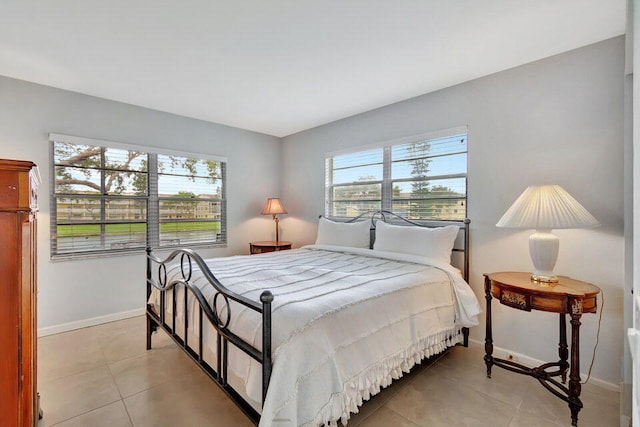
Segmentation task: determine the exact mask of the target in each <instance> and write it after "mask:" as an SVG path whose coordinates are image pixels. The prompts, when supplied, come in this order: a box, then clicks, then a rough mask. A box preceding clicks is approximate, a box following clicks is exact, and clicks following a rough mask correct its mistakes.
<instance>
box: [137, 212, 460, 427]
mask: <svg viewBox="0 0 640 427" xmlns="http://www.w3.org/2000/svg"><path fill="white" fill-rule="evenodd" d="M368 216H371V231H372V236H373V231H374V230H375V223H376V221H377V220H382V221H385V222H387V221H388V219H392V221H390V222H398V223H408V224H411V225H414V226H419V227H429V228H434V227H441V226H445V225H457V226H459V227H460V230H461V231H462V233H463V236H462V237H463V238H462V248H460V247H454V248H453V251H455V252H462V253H463V265H462V267H463V268H462V273H463V277H464V279H465V280H466V281H467V282H468V280H469V224H470V220H469V219H464V220H463V221H420V222H417V221H412V220H410V219H407V218H404V217H402V216H400V215H397V214H395V213H393V212H389V211H384V210H379V211H370V212H365V213H363V214H361V215H359V216H357V217H356V218H352V219H350V220H348V221H343V222H356V221H359V220H361V219H362V218H363V217H368ZM371 241H372V242H373V237H372V240H371ZM146 251H147V257H146V259H147V262H146V264H147V266H146V272H147V280H146V282H147V301H149V297H150V296H151V289H152V288H156V289H158V290H159V291H160V307H159V314H158V313H157V312H156V310H155V309H154V307H153V306H152V305H151V304H149V303H148V302H147V309H146V319H147V328H146V329H147V336H146V339H147V350H150V349H151V335H152V334H153V332H155V331H156V330H157V329H158V328H161V329H163V330H164V331H165V332H166V333H167V334H168V335H169V336H170V337H171V338H172V339H173V340H174V341H175V342H176V343H177V344H178V346H180V347H181V348H182V349H183V350H184V352H185V353H186V354H187V355H188V356H189V357H190V358H191V359H192V360H193V361H194V362H195V363H196V364H197V365H198V366H199V367H200V368H201V369H202V370H203V371H204V372H205V373H206V374H207V375H208V376H209V377H210V378H211V379H212V380H213V381H214V382H215V383H216V384H217V385H218V386H219V387H220V388H221V389H222V391H223V392H224V393H225V394H226V395H227V396H229V397H230V398H231V400H233V401H234V402H235V403H236V404H237V405H238V406H239V408H240V409H241V410H242V411H243V412H244V413H245V414H246V415H247V416H248V417H249V418H250V419H251V420H252V421H253V422H254V423H256V424H257V423H258V422H259V420H260V414H259V413H258V412H257V411H256V410H255V409H254V408H253V407H252V406H251V404H249V403H248V402H247V401H246V400H245V399H244V398H243V397H242V396H241V395H240V394H239V393H238V392H237V391H236V390H234V389H233V387H231V385H230V384H229V383H228V375H227V374H228V372H227V369H228V349H229V343H231V344H233V345H234V346H236V347H237V348H239V349H240V350H242V351H243V352H244V353H246V354H247V355H248V356H250V357H251V358H253V359H254V360H256V361H257V362H259V363H260V364H261V365H262V401H263V402H264V399H265V397H266V395H267V389H268V388H269V380H270V377H271V368H272V360H271V350H272V348H271V345H272V343H271V332H272V324H271V303H272V302H273V294H272V293H271V292H270V291H268V290H265V291H264V292H262V294H261V295H260V302H256V301H253V300H250V299H248V298H246V297H244V296H242V295H238V294H236V293H234V292H233V291H231V290H229V289H227V288H226V287H225V286H224V285H223V284H222V283H220V282H219V281H218V279H217V278H216V277H215V276H214V274H213V273H212V272H211V270H209V267H208V266H207V265H206V263H205V262H204V260H203V259H202V258H201V257H200V255H198V254H197V253H196V252H194V251H193V250H191V249H176V250H174V251H173V252H171V254H169V256H168V257H166V258H165V259H161V258H158V257H156V256H155V255H153V254H152V249H151V248H149V247H148V248H147V250H146ZM178 257H180V272H181V278H180V279H177V280H174V281H172V282H169V283H167V264H169V263H171V262H172V261H173V260H175V259H176V258H178ZM194 262H195V263H196V264H197V265H198V267H200V270H201V271H202V274H203V275H204V277H205V278H206V279H207V281H208V282H209V284H211V286H213V287H214V289H215V290H216V292H215V294H214V297H213V303H212V304H209V302H207V300H206V298H205V297H204V295H203V294H202V291H201V290H200V289H199V288H198V287H197V286H196V285H195V284H193V283H192V282H191V276H192V271H193V263H194ZM156 264H157V272H156V278H154V274H153V272H154V268H153V267H154V265H156ZM178 286H183V287H184V288H185V292H184V298H183V301H182V303H183V309H184V319H185V320H184V331H183V333H184V335H183V336H180V334H179V333H178V331H177V330H176V313H177V305H178V302H177V301H176V298H175V295H176V294H175V293H173V294H172V297H171V304H172V310H171V320H170V323H168V322H167V319H166V304H167V302H166V299H167V296H166V294H167V291H173V289H174V288H176V287H178ZM187 290H189V291H190V292H191V293H192V294H193V295H194V297H195V298H196V299H197V300H198V309H197V310H198V317H197V319H198V320H197V326H196V327H197V331H198V343H197V346H196V349H195V350H194V349H193V348H192V347H191V346H190V345H189V340H188V330H189V328H190V327H193V326H191V325H190V324H189V316H188V315H187V314H188V302H187V297H188V294H189V292H187ZM219 298H221V305H219V301H218V299H219ZM229 300H232V301H235V302H237V303H239V304H241V305H243V306H245V307H248V308H250V309H251V310H253V311H255V312H257V313H259V314H260V315H261V316H262V351H260V350H258V349H257V348H256V347H254V346H253V345H251V344H249V343H248V342H247V341H245V340H244V339H242V338H241V337H239V336H238V335H236V334H234V333H233V331H231V330H230V329H229V328H228V326H229V323H230V321H231V307H230V305H229ZM220 308H225V309H226V310H224V311H225V312H226V316H225V318H224V319H223V318H221V317H220V316H219V314H218V313H219V312H220V311H222V310H220ZM204 317H206V318H207V320H208V321H209V323H210V324H211V325H212V326H213V327H214V328H215V329H216V335H217V337H216V338H217V340H216V367H215V369H214V368H213V367H212V366H211V365H210V364H209V363H208V362H207V361H205V360H204V355H203V336H202V325H203V321H204ZM462 333H463V345H464V346H465V347H467V346H468V345H469V329H468V328H462ZM445 351H446V350H445Z"/></svg>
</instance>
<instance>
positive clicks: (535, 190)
mask: <svg viewBox="0 0 640 427" xmlns="http://www.w3.org/2000/svg"><path fill="white" fill-rule="evenodd" d="M599 225H600V223H599V222H598V220H596V219H595V218H594V217H593V215H591V214H590V213H589V212H587V210H586V209H585V208H584V207H583V206H582V205H581V204H580V203H578V201H577V200H576V199H574V198H573V197H571V195H570V194H569V193H567V192H566V191H565V190H564V189H563V188H562V187H560V186H559V185H534V186H530V187H528V188H527V189H526V190H524V192H523V193H522V194H521V195H520V197H518V199H517V200H516V201H515V202H514V203H513V205H511V207H510V208H509V210H507V212H505V214H504V215H503V216H502V218H500V221H498V223H497V224H496V227H505V228H534V229H536V230H552V229H560V228H590V227H597V226H599Z"/></svg>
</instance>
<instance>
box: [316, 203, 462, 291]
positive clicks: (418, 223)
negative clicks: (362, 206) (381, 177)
mask: <svg viewBox="0 0 640 427" xmlns="http://www.w3.org/2000/svg"><path fill="white" fill-rule="evenodd" d="M321 216H322V215H321ZM328 219H331V220H332V221H339V222H357V221H367V220H370V221H371V246H370V247H373V242H374V240H375V229H376V222H377V221H384V222H387V223H389V224H394V225H410V226H415V227H427V228H435V227H445V226H447V225H457V226H458V227H459V228H460V231H459V232H458V237H457V238H456V241H455V244H454V246H453V254H452V255H451V264H453V265H454V266H456V267H457V268H459V269H460V271H462V276H463V277H464V280H466V281H467V282H468V281H469V224H470V223H471V220H470V219H468V218H465V219H464V220H461V221H449V220H446V221H445V220H411V219H408V218H405V217H403V216H402V215H398V214H396V213H394V212H391V211H385V210H375V211H368V212H364V213H362V214H360V215H358V216H357V217H355V218H350V219H345V218H333V217H329V218H328Z"/></svg>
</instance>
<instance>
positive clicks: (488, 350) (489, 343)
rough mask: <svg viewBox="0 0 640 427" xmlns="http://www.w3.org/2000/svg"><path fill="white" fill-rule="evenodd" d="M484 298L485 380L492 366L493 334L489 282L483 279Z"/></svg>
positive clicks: (488, 376) (489, 376)
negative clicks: (485, 306) (485, 303)
mask: <svg viewBox="0 0 640 427" xmlns="http://www.w3.org/2000/svg"><path fill="white" fill-rule="evenodd" d="M484 297H485V299H486V300H487V317H486V334H485V336H484V351H485V355H484V363H486V365H487V378H491V366H493V334H492V332H491V280H489V278H488V277H485V278H484Z"/></svg>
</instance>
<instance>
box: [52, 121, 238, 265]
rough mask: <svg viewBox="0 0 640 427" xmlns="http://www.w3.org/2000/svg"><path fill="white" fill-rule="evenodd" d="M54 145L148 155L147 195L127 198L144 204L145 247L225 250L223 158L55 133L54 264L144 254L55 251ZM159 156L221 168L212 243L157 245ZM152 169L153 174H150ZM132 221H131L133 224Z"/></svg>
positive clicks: (53, 135) (56, 219)
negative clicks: (216, 231) (217, 219)
mask: <svg viewBox="0 0 640 427" xmlns="http://www.w3.org/2000/svg"><path fill="white" fill-rule="evenodd" d="M55 142H63V143H70V144H75V145H90V146H96V147H104V148H113V149H122V150H130V151H140V152H144V153H145V154H147V155H148V162H149V163H148V171H147V174H148V178H147V189H148V191H147V195H146V196H137V197H129V196H127V197H126V198H132V199H133V198H139V199H144V200H145V201H146V202H147V218H146V220H145V221H140V222H141V223H142V222H144V223H145V224H146V225H147V227H146V228H147V233H146V246H148V247H151V248H154V249H173V248H178V247H185V246H188V247H226V246H227V202H226V201H227V197H226V175H227V159H226V158H225V157H220V156H213V155H210V154H202V153H193V152H185V151H178V150H169V149H163V148H157V147H149V146H143V145H135V144H127V143H120V142H114V141H106V140H101V139H94V138H84V137H78V136H71V135H63V134H57V133H50V134H49V143H50V162H49V164H50V166H51V173H50V206H51V216H50V226H51V230H50V235H51V240H50V246H51V253H50V257H51V259H53V260H64V259H81V258H95V257H103V256H112V255H120V254H130V253H132V252H141V251H144V250H145V248H141V247H136V248H122V249H100V250H93V251H77V252H61V253H58V251H57V244H56V242H57V237H58V236H57V225H58V218H57V198H58V197H62V196H61V195H60V196H59V195H58V194H56V192H55V184H56V177H55V156H54V143H55ZM158 155H169V156H176V157H187V158H192V159H199V160H211V161H215V162H219V163H220V165H221V184H222V185H221V187H222V194H221V199H220V200H219V202H220V204H221V206H220V210H221V212H220V234H219V235H218V237H217V238H216V240H215V241H208V242H200V243H189V244H187V245H180V244H176V245H172V244H166V243H165V244H162V245H161V244H160V222H161V221H160V218H159V205H158V201H159V199H160V198H161V197H160V196H159V194H158V169H157V157H158ZM152 169H153V170H152ZM96 197H103V195H97V196H96ZM133 222H135V221H132V223H133Z"/></svg>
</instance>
